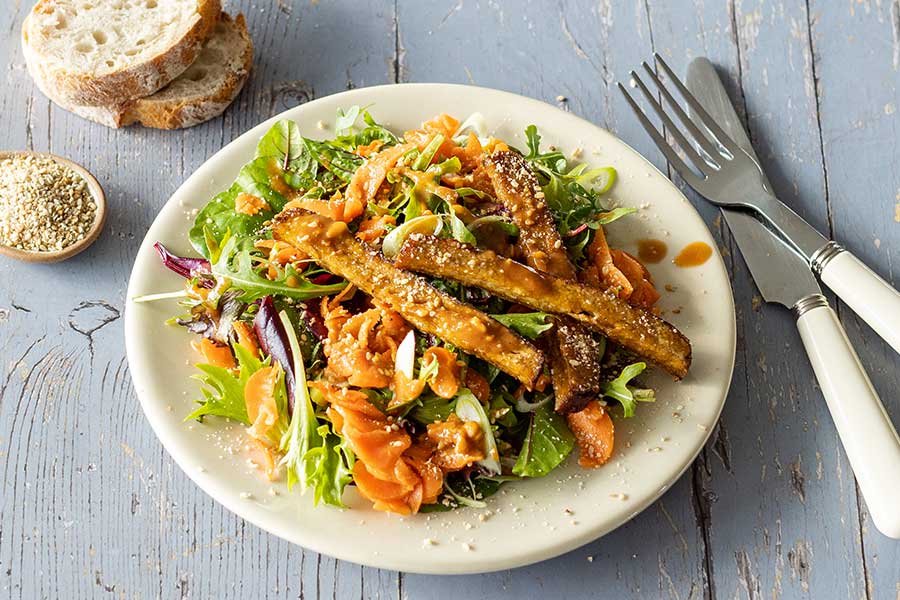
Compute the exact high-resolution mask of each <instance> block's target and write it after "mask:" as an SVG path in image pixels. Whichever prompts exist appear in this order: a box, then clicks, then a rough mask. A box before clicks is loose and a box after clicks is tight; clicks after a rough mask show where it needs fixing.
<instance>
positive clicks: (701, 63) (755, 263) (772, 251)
mask: <svg viewBox="0 0 900 600" xmlns="http://www.w3.org/2000/svg"><path fill="white" fill-rule="evenodd" d="M686 83H687V87H688V90H690V92H691V93H692V94H693V95H694V97H696V98H697V101H698V102H699V103H700V104H701V105H702V106H703V108H705V109H706V111H707V112H708V113H709V114H710V116H711V117H712V118H713V119H714V120H715V121H716V123H718V125H719V126H720V127H721V128H722V129H723V130H724V131H725V133H726V134H728V135H729V136H731V139H733V140H734V141H735V143H736V144H737V145H738V146H740V147H741V148H742V149H743V150H744V151H745V152H747V154H749V155H750V156H751V157H753V159H754V160H756V162H757V163H759V158H758V157H757V156H756V152H755V151H754V150H753V146H752V144H751V143H750V138H749V137H747V133H746V132H745V131H744V127H743V125H741V121H740V119H739V118H738V116H737V113H736V112H735V110H734V106H733V105H732V104H731V100H730V99H729V97H728V92H727V91H726V90H725V86H723V85H722V81H721V80H720V79H719V75H718V74H717V73H716V70H715V67H713V65H712V63H710V62H709V60H707V59H706V58H704V57H700V58H696V59H694V60H693V61H691V63H690V65H688V71H687V77H686ZM691 118H692V119H694V121H695V123H697V126H698V127H700V128H701V129H705V127H704V126H703V123H702V122H701V121H700V120H699V119H697V118H695V117H694V115H691ZM762 176H763V182H764V184H765V186H766V189H767V190H768V191H770V192H771V189H772V186H771V184H770V183H769V180H768V178H767V177H766V175H765V173H763V175H762ZM721 210H722V215H723V216H724V217H725V222H726V223H727V225H728V229H729V230H731V234H732V236H733V237H734V241H735V243H736V244H737V246H738V248H740V250H741V254H742V255H743V257H744V261H745V262H746V263H747V268H749V269H750V274H751V275H753V280H754V281H755V282H756V287H757V288H759V292H760V294H761V295H762V297H763V299H764V300H765V301H766V302H776V303H778V304H781V305H783V306H786V307H787V308H794V306H796V305H797V303H798V302H800V301H801V300H803V299H804V298H808V297H810V296H815V295H821V294H822V288H821V287H819V283H818V282H817V281H816V278H815V276H814V275H813V273H812V271H810V269H809V263H808V262H807V261H806V260H805V259H804V258H803V257H801V256H800V255H799V254H797V252H796V251H795V250H794V248H793V247H792V246H790V245H788V244H787V243H785V242H784V241H782V239H781V238H780V237H778V235H776V234H775V233H774V232H772V231H771V230H769V229H768V228H767V227H766V226H765V225H764V224H763V223H762V222H761V221H759V220H757V219H756V218H755V217H754V216H753V215H752V214H750V213H747V212H742V211H739V210H735V209H729V208H723V209H721Z"/></svg>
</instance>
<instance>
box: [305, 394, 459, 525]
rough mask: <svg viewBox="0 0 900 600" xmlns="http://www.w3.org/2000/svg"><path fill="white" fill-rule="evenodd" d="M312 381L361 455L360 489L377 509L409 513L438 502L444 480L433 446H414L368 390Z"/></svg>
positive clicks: (357, 479) (338, 426)
mask: <svg viewBox="0 0 900 600" xmlns="http://www.w3.org/2000/svg"><path fill="white" fill-rule="evenodd" d="M311 385H314V386H315V387H317V389H319V390H321V391H322V393H323V395H324V396H325V398H326V400H327V401H328V402H329V406H328V409H327V411H326V413H327V414H328V416H329V418H330V419H331V421H332V423H333V424H334V426H335V428H336V429H337V430H338V432H339V433H340V434H341V435H343V436H344V438H346V439H347V441H348V443H349V444H350V447H351V449H352V450H353V452H354V454H355V455H356V462H355V463H354V465H353V480H354V483H355V484H356V488H357V489H358V490H359V492H360V493H361V494H362V495H363V496H365V497H366V498H368V499H369V500H371V501H372V503H373V505H374V508H375V509H376V510H383V511H390V512H396V513H401V514H410V513H415V512H418V510H419V508H420V507H421V505H422V504H432V503H434V502H436V501H437V498H438V495H439V494H440V492H441V489H442V486H443V481H444V478H443V472H442V471H441V470H440V469H439V468H438V467H437V466H436V465H435V464H434V463H433V462H432V460H431V450H430V449H429V448H427V447H423V446H421V445H418V444H413V441H412V438H411V437H410V435H409V434H408V433H407V432H406V431H405V430H404V429H402V428H400V427H399V426H398V425H397V424H396V423H395V422H394V421H393V420H392V418H389V417H387V416H385V415H384V414H383V413H382V412H381V411H379V410H378V408H376V407H375V406H374V405H373V404H372V403H371V402H369V400H368V398H367V397H366V395H365V394H364V393H362V392H360V391H356V390H350V389H347V388H341V387H337V386H335V385H331V384H327V383H324V382H314V383H313V384H311Z"/></svg>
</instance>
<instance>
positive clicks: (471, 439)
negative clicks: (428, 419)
mask: <svg viewBox="0 0 900 600" xmlns="http://www.w3.org/2000/svg"><path fill="white" fill-rule="evenodd" d="M428 440H429V441H430V442H431V443H432V444H434V445H435V448H436V450H435V453H434V462H435V464H437V465H438V466H439V467H441V469H443V470H444V471H459V470H460V469H464V468H466V467H468V466H470V465H471V464H472V463H474V462H475V461H479V460H482V459H484V457H485V453H484V447H485V446H484V432H483V431H482V429H481V425H479V424H478V423H476V422H475V421H463V420H462V419H460V418H459V417H457V416H456V415H455V414H452V413H451V414H450V416H449V417H447V420H445V421H436V422H434V423H430V424H429V425H428Z"/></svg>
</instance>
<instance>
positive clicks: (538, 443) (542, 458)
mask: <svg viewBox="0 0 900 600" xmlns="http://www.w3.org/2000/svg"><path fill="white" fill-rule="evenodd" d="M574 447H575V437H574V436H573V435H572V432H571V431H569V426H568V425H567V424H566V420H565V418H563V417H561V416H560V415H558V414H556V413H555V412H553V409H552V407H551V406H550V405H549V404H545V405H543V406H541V407H539V408H538V409H537V410H535V411H534V412H532V413H531V421H530V423H529V424H528V430H527V431H526V433H525V440H524V441H523V442H522V450H521V451H520V452H519V457H518V459H517V460H516V464H515V465H514V466H513V469H512V472H513V473H514V474H516V475H519V476H520V477H543V476H544V475H546V474H547V473H549V472H550V471H552V470H553V469H555V468H556V467H558V466H559V465H560V463H562V462H563V461H564V460H565V459H566V457H567V456H569V453H570V452H572V448H574Z"/></svg>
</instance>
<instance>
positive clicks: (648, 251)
mask: <svg viewBox="0 0 900 600" xmlns="http://www.w3.org/2000/svg"><path fill="white" fill-rule="evenodd" d="M637 247H638V258H640V259H641V262H645V263H651V264H655V263H658V262H659V261H661V260H662V259H664V258H665V257H666V253H667V252H668V251H669V248H668V246H666V243H665V242H664V241H662V240H638V243H637Z"/></svg>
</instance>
